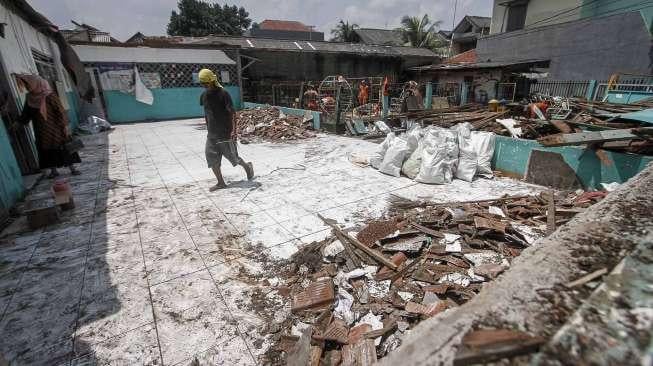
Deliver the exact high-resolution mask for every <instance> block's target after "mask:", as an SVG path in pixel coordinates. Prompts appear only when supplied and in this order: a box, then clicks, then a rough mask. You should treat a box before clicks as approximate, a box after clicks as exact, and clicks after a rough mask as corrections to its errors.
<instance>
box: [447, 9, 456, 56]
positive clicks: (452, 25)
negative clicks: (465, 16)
mask: <svg viewBox="0 0 653 366" xmlns="http://www.w3.org/2000/svg"><path fill="white" fill-rule="evenodd" d="M457 8H458V0H454V3H453V19H451V40H449V57H451V56H453V55H452V53H453V37H454V28H455V27H456V9H457Z"/></svg>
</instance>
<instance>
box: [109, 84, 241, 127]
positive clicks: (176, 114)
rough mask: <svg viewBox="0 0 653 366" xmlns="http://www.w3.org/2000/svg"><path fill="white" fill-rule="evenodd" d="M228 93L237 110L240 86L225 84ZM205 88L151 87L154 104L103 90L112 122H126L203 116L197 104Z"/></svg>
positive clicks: (124, 94) (121, 93) (128, 95)
mask: <svg viewBox="0 0 653 366" xmlns="http://www.w3.org/2000/svg"><path fill="white" fill-rule="evenodd" d="M225 89H226V90H227V91H228V92H229V94H230V95H231V99H232V100H233V103H234V106H235V107H236V108H237V109H239V108H240V106H241V103H240V89H239V88H238V87H236V86H225ZM202 92H204V88H168V89H152V94H153V95H154V104H152V105H147V104H144V103H141V102H138V101H137V100H136V98H135V97H134V96H133V95H131V94H126V93H123V92H120V91H115V90H108V91H105V92H104V101H105V104H106V106H107V107H106V108H107V118H108V119H109V121H110V122H111V123H126V122H137V121H147V120H165V119H176V118H196V117H201V116H203V115H204V109H203V108H202V106H201V105H200V95H202Z"/></svg>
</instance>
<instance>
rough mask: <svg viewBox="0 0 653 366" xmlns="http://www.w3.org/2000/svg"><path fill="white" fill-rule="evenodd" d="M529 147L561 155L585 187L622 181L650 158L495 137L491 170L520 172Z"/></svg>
mask: <svg viewBox="0 0 653 366" xmlns="http://www.w3.org/2000/svg"><path fill="white" fill-rule="evenodd" d="M532 150H541V151H551V152H556V153H559V154H561V155H562V157H563V159H564V160H565V162H566V163H567V164H568V165H569V166H570V167H571V168H572V169H573V170H574V171H575V172H576V175H577V176H578V178H579V180H580V181H581V183H582V184H583V185H584V186H585V187H588V188H600V183H612V182H617V183H623V182H625V181H627V180H628V179H630V178H632V177H633V176H635V175H636V174H637V173H639V172H640V171H642V170H643V169H644V168H645V167H646V165H647V164H649V163H650V162H653V157H650V156H643V155H636V154H623V153H617V152H611V151H605V150H603V151H604V152H605V155H603V156H602V158H603V159H599V156H597V152H596V151H595V150H591V149H584V148H581V147H574V146H565V147H548V148H547V147H543V146H542V145H540V144H539V143H538V142H537V141H532V140H522V139H513V138H509V137H504V136H497V137H496V143H495V148H494V157H493V158H492V165H493V167H494V169H496V170H500V171H503V172H508V173H512V174H517V175H522V176H523V175H524V173H525V172H526V167H527V165H528V158H529V157H530V153H531V151H532Z"/></svg>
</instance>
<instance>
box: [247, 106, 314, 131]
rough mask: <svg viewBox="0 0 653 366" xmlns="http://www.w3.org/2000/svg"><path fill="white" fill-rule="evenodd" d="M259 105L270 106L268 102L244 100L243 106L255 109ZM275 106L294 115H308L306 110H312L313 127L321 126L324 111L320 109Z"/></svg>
mask: <svg viewBox="0 0 653 366" xmlns="http://www.w3.org/2000/svg"><path fill="white" fill-rule="evenodd" d="M259 107H269V105H268V104H259V103H250V102H243V108H244V109H254V108H259ZM275 108H279V110H281V111H283V113H285V114H289V115H292V116H304V115H306V112H310V113H311V114H312V115H313V128H314V129H316V130H317V129H319V128H320V118H321V115H322V113H320V112H318V111H310V110H306V109H297V108H288V107H279V106H275Z"/></svg>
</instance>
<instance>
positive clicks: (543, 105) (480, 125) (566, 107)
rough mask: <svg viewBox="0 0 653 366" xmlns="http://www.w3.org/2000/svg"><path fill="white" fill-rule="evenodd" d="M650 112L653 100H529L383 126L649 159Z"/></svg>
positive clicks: (425, 113)
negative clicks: (589, 147)
mask: <svg viewBox="0 0 653 366" xmlns="http://www.w3.org/2000/svg"><path fill="white" fill-rule="evenodd" d="M652 110H653V99H647V100H643V101H640V102H636V103H632V104H616V103H608V102H598V101H588V100H585V99H580V98H561V97H549V96H534V97H533V98H532V100H531V101H530V102H529V103H526V104H519V103H512V104H508V105H506V106H504V107H502V108H501V110H499V111H496V112H494V111H488V107H486V106H482V105H479V104H468V105H464V106H460V107H450V108H445V109H438V110H422V111H412V112H407V113H402V114H398V115H396V116H392V117H390V118H389V121H388V123H389V124H390V125H397V126H399V125H402V124H406V123H418V124H420V125H422V126H437V127H441V128H452V127H455V126H457V125H459V124H461V123H465V122H467V123H470V124H471V130H472V131H485V132H492V133H494V134H496V135H502V136H510V137H515V138H524V139H530V140H538V142H540V143H541V144H542V145H544V146H568V145H586V144H588V143H592V144H594V145H597V146H599V145H600V147H601V148H603V149H607V150H614V151H622V152H631V153H638V154H653V138H651V136H653V125H652V124H651V122H650V120H651V119H652V118H653V117H651V116H652V115H653V113H651V111H652ZM357 132H358V131H357ZM597 132H598V133H597ZM356 134H360V133H354V135H356ZM568 134H575V136H566V137H569V138H566V137H565V136H564V135H568Z"/></svg>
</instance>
